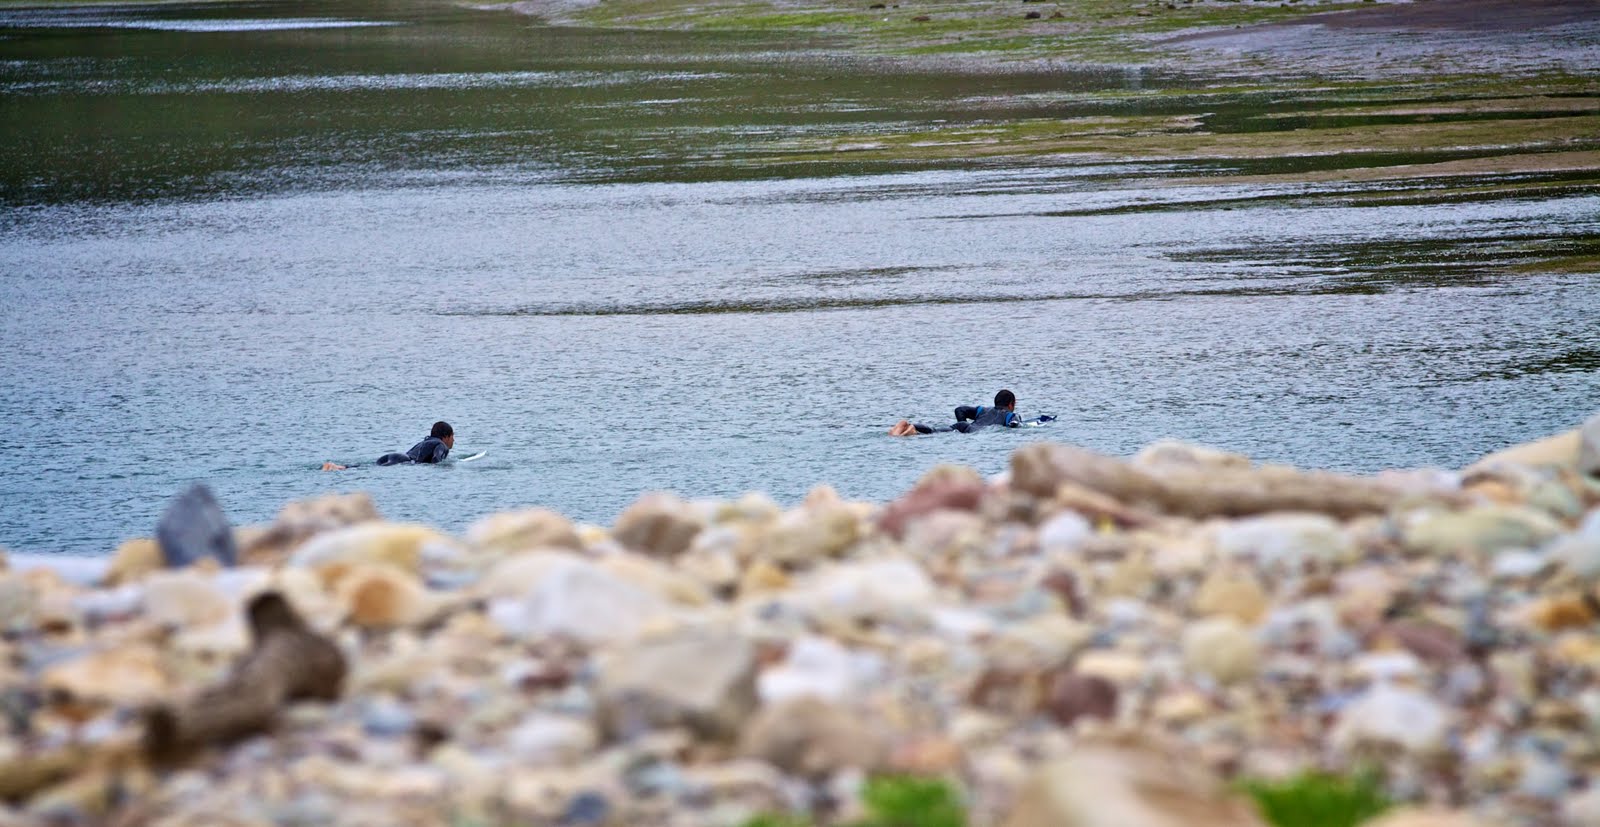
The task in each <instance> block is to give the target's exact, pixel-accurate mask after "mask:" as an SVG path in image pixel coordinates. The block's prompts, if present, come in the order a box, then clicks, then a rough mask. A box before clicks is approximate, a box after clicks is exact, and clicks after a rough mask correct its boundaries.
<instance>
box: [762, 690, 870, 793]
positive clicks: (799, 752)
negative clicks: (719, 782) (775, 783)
mask: <svg viewBox="0 0 1600 827" xmlns="http://www.w3.org/2000/svg"><path fill="white" fill-rule="evenodd" d="M739 751H740V753H741V754H743V755H746V756H748V757H751V758H756V759H760V760H762V761H766V762H767V763H769V764H771V765H773V766H775V767H777V768H779V769H781V770H783V771H784V772H788V773H793V774H795V775H799V776H802V777H805V778H823V777H827V776H830V775H832V774H834V773H836V772H838V771H840V770H844V769H856V770H862V771H866V772H870V771H872V770H874V769H876V768H878V767H879V766H881V765H882V764H883V763H884V761H885V760H886V759H887V757H888V742H887V738H886V737H885V735H884V733H883V732H882V731H881V730H880V729H879V727H878V726H877V723H876V722H875V721H874V720H873V719H871V718H869V717H867V716H865V715H863V714H861V713H859V712H857V711H855V710H853V709H851V708H849V707H846V706H843V705H841V704H833V703H828V702H826V701H822V700H819V699H817V698H800V699H798V700H793V701H787V702H784V703H779V704H774V705H771V706H768V707H765V708H764V709H762V710H761V712H760V713H759V714H757V715H756V716H755V718H754V719H753V720H751V721H750V724H749V726H747V727H746V728H745V730H744V734H743V738H742V740H741V742H740V746H739Z"/></svg>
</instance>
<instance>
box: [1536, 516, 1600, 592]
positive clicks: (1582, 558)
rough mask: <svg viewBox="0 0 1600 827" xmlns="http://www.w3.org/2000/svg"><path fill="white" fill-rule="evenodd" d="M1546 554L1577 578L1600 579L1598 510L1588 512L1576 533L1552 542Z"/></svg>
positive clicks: (1599, 518) (1599, 519)
mask: <svg viewBox="0 0 1600 827" xmlns="http://www.w3.org/2000/svg"><path fill="white" fill-rule="evenodd" d="M1548 554H1549V557H1550V559H1552V560H1555V561H1556V562H1558V563H1560V565H1561V566H1562V568H1564V569H1566V570H1567V571H1569V572H1572V573H1573V574H1575V575H1577V576H1579V577H1584V578H1593V577H1600V508H1596V509H1594V510H1592V511H1590V512H1589V514H1588V516H1586V517H1584V518H1583V521H1582V522H1580V523H1579V524H1578V530H1577V531H1574V532H1573V533H1571V534H1568V535H1566V536H1564V537H1561V538H1559V539H1557V540H1556V541H1554V542H1553V543H1552V544H1551V545H1550V550H1549V552H1548Z"/></svg>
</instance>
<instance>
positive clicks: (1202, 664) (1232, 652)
mask: <svg viewBox="0 0 1600 827" xmlns="http://www.w3.org/2000/svg"><path fill="white" fill-rule="evenodd" d="M1259 657H1260V646H1259V645H1258V644H1257V643H1256V639H1255V638H1254V637H1253V636H1252V635H1251V634H1250V632H1249V631H1247V630H1246V629H1245V627H1244V626H1243V625H1242V624H1240V623H1239V622H1238V621H1237V620H1234V619H1233V618H1229V617H1214V618H1210V619H1207V620H1202V621H1199V622H1197V623H1195V624H1193V625H1192V626H1190V627H1189V628H1187V629H1185V630H1184V632H1183V662H1184V665H1185V666H1186V667H1187V668H1188V669H1189V670H1190V671H1193V672H1199V673H1201V674H1205V675H1210V676H1211V677H1212V678H1213V679H1215V680H1216V681H1218V682H1219V683H1224V684H1228V683H1235V682H1238V681H1244V680H1249V679H1250V678H1253V677H1255V674H1256V669H1257V661H1258V660H1259Z"/></svg>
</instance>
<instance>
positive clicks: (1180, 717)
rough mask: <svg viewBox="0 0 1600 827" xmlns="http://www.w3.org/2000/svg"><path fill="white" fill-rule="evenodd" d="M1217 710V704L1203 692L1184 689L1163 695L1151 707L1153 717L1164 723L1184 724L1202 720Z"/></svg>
mask: <svg viewBox="0 0 1600 827" xmlns="http://www.w3.org/2000/svg"><path fill="white" fill-rule="evenodd" d="M1215 712H1216V705H1215V704H1213V703H1212V702H1211V699H1210V698H1207V697H1206V696H1205V695H1204V694H1203V693H1200V692H1196V691H1194V690H1192V689H1183V690H1178V691H1175V692H1171V693H1169V694H1166V695H1162V696H1161V697H1160V698H1157V699H1156V702H1155V703H1154V704H1153V705H1152V706H1151V708H1150V715H1151V717H1153V718H1155V719H1156V720H1157V721H1160V722H1162V723H1164V724H1174V725H1178V726H1182V725H1185V724H1191V723H1194V722H1195V721H1199V720H1202V719H1204V718H1206V717H1208V716H1210V715H1212V714H1214V713H1215Z"/></svg>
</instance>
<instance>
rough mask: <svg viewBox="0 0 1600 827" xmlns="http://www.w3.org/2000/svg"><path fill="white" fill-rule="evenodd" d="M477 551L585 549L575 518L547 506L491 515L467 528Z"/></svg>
mask: <svg viewBox="0 0 1600 827" xmlns="http://www.w3.org/2000/svg"><path fill="white" fill-rule="evenodd" d="M465 539H466V541H467V545H469V546H471V547H472V548H473V549H474V550H475V551H479V552H488V553H491V554H496V555H509V554H515V553H518V552H522V551H529V550H532V549H541V548H566V549H573V550H579V549H582V548H583V544H582V542H581V541H580V540H579V539H578V531H577V528H576V527H574V526H573V524H572V521H571V520H569V519H567V518H566V517H563V516H562V515H561V514H559V513H557V512H555V511H552V510H550V509H548V508H527V509H523V510H521V511H507V512H503V513H500V514H492V515H490V516H488V517H484V518H483V519H481V520H478V521H477V522H475V523H473V524H472V525H470V526H468V527H467V533H466V535H465Z"/></svg>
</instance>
